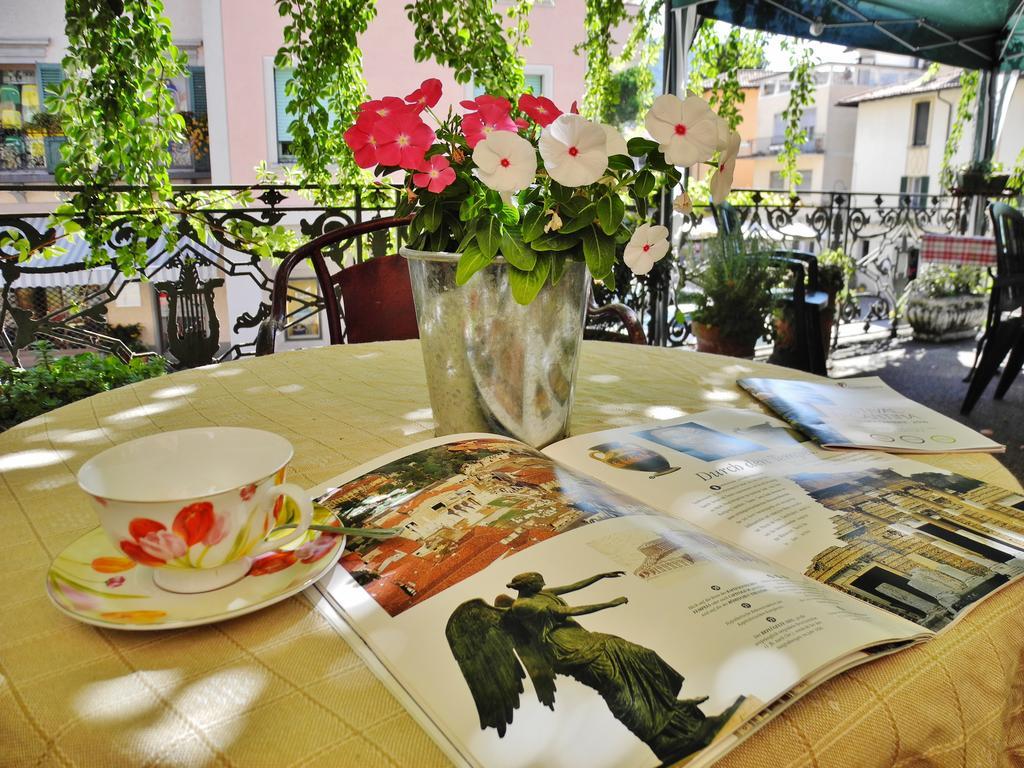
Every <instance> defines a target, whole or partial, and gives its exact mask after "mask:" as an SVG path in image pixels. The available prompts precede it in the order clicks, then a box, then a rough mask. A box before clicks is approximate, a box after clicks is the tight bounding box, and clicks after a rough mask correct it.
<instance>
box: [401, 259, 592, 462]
mask: <svg viewBox="0 0 1024 768" xmlns="http://www.w3.org/2000/svg"><path fill="white" fill-rule="evenodd" d="M401 254H402V255H403V256H404V257H405V258H406V259H407V260H408V262H409V277H410V279H411V282H412V292H413V298H414V300H415V302H416V322H417V325H418V326H419V331H420V345H421V347H422V349H423V362H424V365H425V368H426V374H427V388H428V390H429V391H430V405H431V408H432V409H433V413H434V424H435V433H436V434H437V435H450V434H455V433H458V432H494V433H498V434H502V435H508V436H510V437H514V438H516V439H518V440H522V441H523V442H524V443H528V444H530V445H532V446H534V447H537V448H541V447H543V446H545V445H548V444H550V443H553V442H555V441H556V440H560V439H562V438H563V437H566V436H567V435H568V433H569V418H570V415H571V411H572V402H573V394H574V390H575V386H576V368H577V363H578V358H579V349H580V343H581V342H582V340H583V325H584V321H585V319H586V314H587V293H588V291H589V290H590V275H589V273H588V272H587V266H586V264H584V263H583V262H577V261H569V262H567V263H566V265H565V272H564V273H563V274H562V277H561V279H560V280H559V281H558V284H557V285H555V286H552V285H551V284H550V283H549V284H547V285H545V286H544V287H543V288H542V289H541V291H540V293H539V294H538V295H537V298H535V299H534V300H533V302H531V303H530V304H528V305H526V306H523V305H521V304H517V303H516V301H515V299H513V298H512V292H511V290H510V288H509V284H508V266H507V265H506V264H505V262H504V260H502V259H500V258H498V259H495V260H494V261H493V262H491V264H489V265H488V266H487V267H484V268H483V269H482V270H480V271H479V272H477V273H476V274H475V275H473V277H471V278H470V279H469V281H468V282H467V283H466V284H465V285H456V283H455V270H456V266H457V265H458V260H459V256H458V254H453V253H429V252H424V251H415V250H412V249H410V248H402V249H401Z"/></svg>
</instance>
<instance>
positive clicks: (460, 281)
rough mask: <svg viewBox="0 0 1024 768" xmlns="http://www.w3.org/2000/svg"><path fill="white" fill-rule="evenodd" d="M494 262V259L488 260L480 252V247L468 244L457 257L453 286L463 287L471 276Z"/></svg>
mask: <svg viewBox="0 0 1024 768" xmlns="http://www.w3.org/2000/svg"><path fill="white" fill-rule="evenodd" d="M492 261H494V257H493V256H491V257H490V258H488V257H487V256H484V254H483V253H482V252H481V251H480V246H479V245H477V244H476V243H470V244H469V245H468V246H466V248H465V250H463V251H462V255H461V256H459V266H458V267H456V269H455V284H456V285H465V284H466V281H467V280H469V278H471V277H472V276H473V275H475V274H476V273H477V272H479V271H480V270H481V269H483V268H484V267H486V266H487V265H488V264H490V263H491V262H492Z"/></svg>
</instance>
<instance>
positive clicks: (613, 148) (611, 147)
mask: <svg viewBox="0 0 1024 768" xmlns="http://www.w3.org/2000/svg"><path fill="white" fill-rule="evenodd" d="M601 130H603V131H604V138H605V145H604V150H605V152H607V153H608V156H609V157H611V156H612V155H626V156H627V157H628V156H629V148H628V147H626V140H625V139H624V138H622V134H621V133H619V131H618V129H616V128H613V127H612V126H610V125H607V124H605V123H601Z"/></svg>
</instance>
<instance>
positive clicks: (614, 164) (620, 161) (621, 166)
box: [608, 155, 636, 171]
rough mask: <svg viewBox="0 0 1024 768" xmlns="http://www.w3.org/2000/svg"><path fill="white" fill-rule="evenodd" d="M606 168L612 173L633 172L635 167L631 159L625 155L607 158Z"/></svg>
mask: <svg viewBox="0 0 1024 768" xmlns="http://www.w3.org/2000/svg"><path fill="white" fill-rule="evenodd" d="M608 168H609V169H611V170H613V171H633V170H636V166H635V165H634V164H633V160H632V158H630V157H628V156H626V155H612V156H611V157H609V158H608Z"/></svg>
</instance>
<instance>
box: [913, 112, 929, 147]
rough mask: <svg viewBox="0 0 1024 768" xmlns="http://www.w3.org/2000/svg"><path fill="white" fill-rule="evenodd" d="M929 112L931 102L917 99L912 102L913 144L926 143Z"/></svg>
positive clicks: (920, 144) (922, 144)
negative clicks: (917, 100)
mask: <svg viewBox="0 0 1024 768" xmlns="http://www.w3.org/2000/svg"><path fill="white" fill-rule="evenodd" d="M930 112H931V102H928V101H919V102H917V103H915V104H914V137H913V142H912V144H913V146H915V147H924V146H927V145H928V115H929V113H930Z"/></svg>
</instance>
